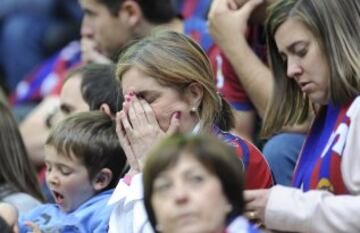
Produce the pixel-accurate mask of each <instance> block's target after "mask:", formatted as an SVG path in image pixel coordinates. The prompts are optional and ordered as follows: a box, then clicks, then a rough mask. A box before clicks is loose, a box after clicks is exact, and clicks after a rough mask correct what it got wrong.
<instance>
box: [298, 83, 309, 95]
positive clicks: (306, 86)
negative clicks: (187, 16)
mask: <svg viewBox="0 0 360 233" xmlns="http://www.w3.org/2000/svg"><path fill="white" fill-rule="evenodd" d="M299 86H300V88H301V91H302V92H305V93H308V92H309V91H310V89H311V82H301V83H299Z"/></svg>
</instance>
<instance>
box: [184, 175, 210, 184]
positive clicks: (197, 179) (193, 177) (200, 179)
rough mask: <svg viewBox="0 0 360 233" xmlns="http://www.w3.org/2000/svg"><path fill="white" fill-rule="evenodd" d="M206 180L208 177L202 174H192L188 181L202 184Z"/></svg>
mask: <svg viewBox="0 0 360 233" xmlns="http://www.w3.org/2000/svg"><path fill="white" fill-rule="evenodd" d="M205 180H206V177H205V176H204V175H202V174H190V175H189V176H188V177H187V181H188V182H189V183H190V184H191V185H200V184H202V183H204V181H205Z"/></svg>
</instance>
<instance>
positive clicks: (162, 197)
mask: <svg viewBox="0 0 360 233" xmlns="http://www.w3.org/2000/svg"><path fill="white" fill-rule="evenodd" d="M243 169H244V167H243V164H242V163H241V161H240V160H239V159H238V158H237V155H236V153H235V151H234V150H233V149H232V148H230V147H229V146H227V145H226V144H225V143H223V142H221V141H220V140H219V139H217V138H214V137H212V136H209V135H190V136H189V135H174V136H171V137H169V138H166V139H164V140H163V141H161V143H159V144H158V145H157V146H156V147H155V148H153V149H152V150H151V152H150V153H149V155H148V158H147V160H146V163H145V167H144V172H143V177H144V178H143V179H144V201H145V209H146V212H147V214H148V216H149V220H150V222H151V225H152V227H153V229H154V230H155V232H164V233H175V232H186V233H197V232H203V233H221V232H224V230H225V228H227V229H226V231H225V232H229V233H230V232H257V230H256V229H255V228H254V227H252V226H251V225H250V224H249V223H248V222H247V220H245V218H244V217H241V215H242V213H243V209H244V200H243ZM228 224H229V225H228ZM227 225H228V226H227Z"/></svg>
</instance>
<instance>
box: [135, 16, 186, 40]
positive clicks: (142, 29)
mask: <svg viewBox="0 0 360 233" xmlns="http://www.w3.org/2000/svg"><path fill="white" fill-rule="evenodd" d="M138 29H139V30H138V35H141V36H142V37H144V36H147V35H149V34H150V33H151V32H152V31H176V32H179V33H183V31H184V26H183V21H182V20H181V19H179V18H177V17H176V18H174V19H172V20H171V21H170V22H168V23H163V24H153V23H150V22H147V21H146V22H143V24H142V25H141V26H139V28H138Z"/></svg>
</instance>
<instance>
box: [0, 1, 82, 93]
mask: <svg viewBox="0 0 360 233" xmlns="http://www.w3.org/2000/svg"><path fill="white" fill-rule="evenodd" d="M81 15H82V13H81V9H80V7H79V4H78V2H77V0H67V1H62V0H2V1H1V6H0V52H1V54H2V56H1V57H2V58H0V65H1V66H2V69H3V72H4V79H5V80H4V85H5V89H7V90H8V91H12V90H14V89H15V87H16V84H17V83H18V82H19V81H21V80H22V79H23V78H24V76H25V75H26V74H27V73H28V72H30V71H31V70H32V69H33V68H34V67H35V66H36V65H38V64H39V63H41V62H42V61H43V60H44V59H45V58H46V57H48V56H49V55H50V54H51V53H53V52H54V51H56V50H57V49H59V48H61V47H63V46H64V45H65V43H67V42H68V41H70V40H72V39H74V38H77V37H79V26H80V21H81Z"/></svg>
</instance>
